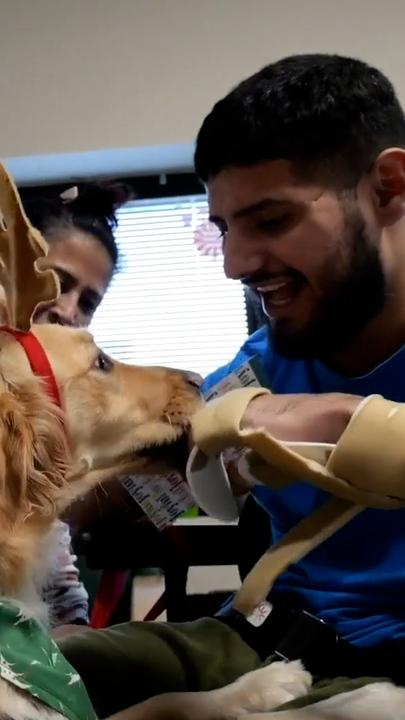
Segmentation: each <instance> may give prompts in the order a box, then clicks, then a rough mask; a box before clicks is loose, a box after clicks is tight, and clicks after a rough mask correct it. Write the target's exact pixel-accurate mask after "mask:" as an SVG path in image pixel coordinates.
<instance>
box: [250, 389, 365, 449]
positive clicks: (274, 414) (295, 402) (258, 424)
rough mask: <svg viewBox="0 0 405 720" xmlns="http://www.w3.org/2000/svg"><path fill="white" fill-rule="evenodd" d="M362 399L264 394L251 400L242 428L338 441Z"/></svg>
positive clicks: (306, 439)
mask: <svg viewBox="0 0 405 720" xmlns="http://www.w3.org/2000/svg"><path fill="white" fill-rule="evenodd" d="M362 400H363V398H361V397H358V396H356V395H345V394H343V393H325V394H322V395H310V394H302V395H261V396H259V397H257V398H255V399H254V400H252V401H251V402H250V403H249V405H248V407H247V409H246V411H245V413H244V415H243V418H242V422H241V427H242V429H248V428H253V429H258V428H264V429H265V430H267V431H268V432H269V433H271V434H272V435H274V437H276V438H277V439H278V440H285V441H289V440H290V441H296V442H319V443H321V442H322V443H336V442H337V441H338V440H339V438H340V436H341V435H342V433H343V431H344V430H345V428H346V427H347V425H348V423H349V421H350V419H351V417H352V415H353V413H354V411H355V410H356V408H357V407H358V405H359V404H360V403H361V402H362Z"/></svg>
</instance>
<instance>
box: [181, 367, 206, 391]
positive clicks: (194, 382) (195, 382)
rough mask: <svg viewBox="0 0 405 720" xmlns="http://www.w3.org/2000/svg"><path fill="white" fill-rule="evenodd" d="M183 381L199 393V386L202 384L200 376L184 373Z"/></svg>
mask: <svg viewBox="0 0 405 720" xmlns="http://www.w3.org/2000/svg"><path fill="white" fill-rule="evenodd" d="M184 379H185V380H186V382H187V383H188V384H189V385H191V387H192V388H195V390H198V391H200V389H201V385H202V384H203V379H202V377H201V375H199V374H198V373H195V372H191V371H186V372H185V373H184Z"/></svg>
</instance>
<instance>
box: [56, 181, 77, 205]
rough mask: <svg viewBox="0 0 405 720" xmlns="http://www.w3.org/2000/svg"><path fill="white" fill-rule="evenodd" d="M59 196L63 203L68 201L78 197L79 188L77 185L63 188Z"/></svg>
mask: <svg viewBox="0 0 405 720" xmlns="http://www.w3.org/2000/svg"><path fill="white" fill-rule="evenodd" d="M59 197H60V199H61V200H62V202H63V203H70V202H72V201H73V200H76V198H78V197H79V188H78V187H77V185H73V187H71V188H68V189H67V190H64V191H63V192H62V193H61V194H60V195H59Z"/></svg>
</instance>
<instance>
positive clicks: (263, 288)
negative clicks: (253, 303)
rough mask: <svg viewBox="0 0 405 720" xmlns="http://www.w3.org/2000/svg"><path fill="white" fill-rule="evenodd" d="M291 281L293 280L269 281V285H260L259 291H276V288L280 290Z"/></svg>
mask: <svg viewBox="0 0 405 720" xmlns="http://www.w3.org/2000/svg"><path fill="white" fill-rule="evenodd" d="M290 282H291V280H277V281H274V282H271V283H267V285H260V287H258V288H257V292H260V293H266V292H274V291H275V290H280V288H282V287H285V286H286V285H288V284H289V283H290Z"/></svg>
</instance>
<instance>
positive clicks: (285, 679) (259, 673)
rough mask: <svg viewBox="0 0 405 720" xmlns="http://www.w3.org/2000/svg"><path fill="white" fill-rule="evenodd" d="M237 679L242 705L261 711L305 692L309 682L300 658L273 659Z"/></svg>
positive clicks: (308, 674)
mask: <svg viewBox="0 0 405 720" xmlns="http://www.w3.org/2000/svg"><path fill="white" fill-rule="evenodd" d="M238 683H239V688H238V689H239V693H240V695H239V699H240V700H242V704H243V707H244V709H245V710H246V711H249V712H265V711H267V710H272V709H274V708H276V707H278V706H279V705H284V703H287V702H290V700H295V698H297V697H300V696H301V695H306V694H307V693H308V691H309V690H310V688H311V685H312V676H311V674H310V673H309V672H307V671H306V670H305V669H304V667H303V665H302V663H301V661H300V660H295V661H294V662H273V663H271V664H270V665H265V666H264V667H262V668H260V669H259V670H255V671H254V672H251V673H248V674H247V675H245V676H244V677H242V678H240V679H239V681H238ZM241 691H242V692H241ZM242 693H243V696H244V697H243V699H242V697H241V696H242Z"/></svg>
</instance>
